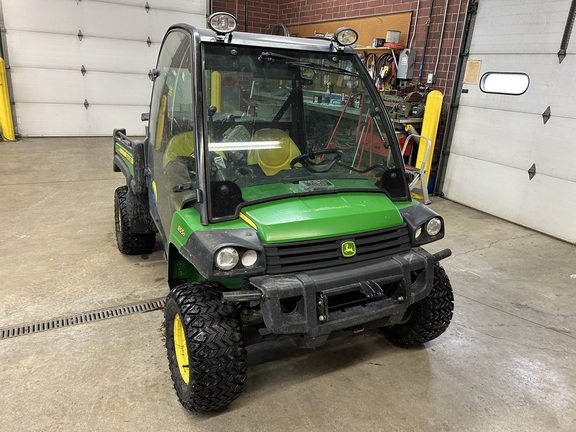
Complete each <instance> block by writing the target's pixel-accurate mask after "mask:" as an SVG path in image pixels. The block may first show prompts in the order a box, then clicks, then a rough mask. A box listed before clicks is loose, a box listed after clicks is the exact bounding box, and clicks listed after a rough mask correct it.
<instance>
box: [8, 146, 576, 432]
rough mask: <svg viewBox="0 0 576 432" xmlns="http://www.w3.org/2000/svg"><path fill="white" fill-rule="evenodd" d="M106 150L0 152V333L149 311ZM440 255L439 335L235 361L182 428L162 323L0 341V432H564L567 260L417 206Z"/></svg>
mask: <svg viewBox="0 0 576 432" xmlns="http://www.w3.org/2000/svg"><path fill="white" fill-rule="evenodd" d="M122 181H123V179H122V177H121V174H118V173H113V172H112V139H111V138H106V139H104V138H98V139H95V138H91V139H25V140H23V141H20V142H17V143H0V196H1V197H2V199H1V204H0V281H1V282H0V284H1V285H0V329H1V328H5V327H9V326H13V325H19V324H21V323H27V322H37V321H43V320H46V319H50V318H55V317H61V316H66V315H71V314H76V313H81V312H86V311H92V310H95V309H101V308H106V307H115V306H122V305H125V304H129V303H134V302H138V301H144V300H150V299H156V298H163V297H164V296H165V295H166V293H167V287H166V282H165V265H164V262H163V258H162V253H161V251H160V250H156V251H155V252H154V253H152V254H151V255H149V256H136V257H128V256H123V255H121V254H120V253H119V252H118V250H117V249H116V245H115V240H114V224H113V210H112V209H113V192H114V189H115V188H116V187H117V186H118V185H120V184H122ZM431 207H432V208H434V209H435V210H436V211H438V212H440V213H441V214H442V215H443V216H444V217H445V219H446V223H447V237H446V238H445V239H444V240H442V241H441V242H439V243H438V244H435V245H433V246H431V247H430V248H429V250H431V251H436V250H439V249H442V248H444V247H450V248H452V250H453V256H452V257H450V258H448V259H446V260H445V261H444V262H443V265H444V267H445V268H446V270H447V272H448V274H449V276H450V278H451V281H452V285H453V287H454V290H455V312H454V319H453V321H452V324H451V326H450V328H449V329H448V331H447V332H446V333H445V334H444V335H442V336H441V337H439V338H438V339H436V340H435V341H433V342H431V343H429V344H427V346H426V347H425V348H421V349H411V350H406V349H402V348H398V347H395V346H392V345H391V344H389V343H388V342H387V341H386V340H385V339H384V338H383V337H381V336H380V335H379V334H377V333H367V334H360V335H357V336H355V337H353V338H349V339H344V340H340V341H333V342H330V343H329V344H328V345H326V346H324V347H322V348H319V349H316V350H313V351H309V350H303V349H299V348H296V347H295V346H294V345H292V344H291V343H289V342H287V341H285V342H274V343H267V344H265V345H260V346H253V347H250V350H249V376H248V383H247V386H246V389H245V392H244V394H243V395H242V396H241V397H240V398H239V399H238V400H237V401H235V402H233V403H232V405H231V406H230V407H229V409H227V410H226V411H224V412H222V413H218V414H211V415H206V414H192V413H189V412H188V411H186V410H185V409H183V408H182V407H181V405H180V404H179V402H178V400H177V398H176V395H175V393H174V391H173V389H172V383H171V380H170V375H169V372H168V367H167V360H166V357H165V349H164V345H163V330H162V312H161V311H153V312H148V313H138V314H134V315H129V316H124V317H119V318H113V319H109V320H104V321H98V322H94V323H90V324H83V325H77V326H73V327H68V328H62V329H56V330H50V331H46V332H42V333H36V334H32V335H26V336H21V337H14V338H8V339H3V340H0V365H1V366H0V388H1V390H0V430H1V431H13V430H18V431H42V432H49V431H72V430H74V431H108V432H112V431H164V430H190V431H317V430H326V431H347V432H348V431H552V430H565V431H573V430H576V340H575V335H576V316H575V309H576V306H575V305H576V247H575V246H573V245H570V244H566V243H563V242H560V241H558V240H555V239H552V238H549V237H546V236H544V235H541V234H539V233H536V232H534V231H530V230H528V229H525V228H522V227H519V226H516V225H512V224H510V223H507V222H505V221H502V220H499V219H496V218H494V217H491V216H489V215H486V214H483V213H480V212H477V211H475V210H471V209H469V208H466V207H462V206H460V205H458V204H456V203H452V202H449V201H446V200H442V199H440V198H437V197H433V203H432V204H431Z"/></svg>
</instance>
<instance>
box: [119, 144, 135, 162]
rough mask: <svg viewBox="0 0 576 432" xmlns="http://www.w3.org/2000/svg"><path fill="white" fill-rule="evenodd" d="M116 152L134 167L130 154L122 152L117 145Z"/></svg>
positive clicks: (122, 149)
mask: <svg viewBox="0 0 576 432" xmlns="http://www.w3.org/2000/svg"><path fill="white" fill-rule="evenodd" d="M116 150H117V151H118V153H120V154H121V155H122V156H124V159H126V160H127V161H128V162H130V163H131V164H132V165H134V158H133V157H132V155H131V154H130V153H128V152H127V151H126V150H124V148H122V147H120V146H119V145H117V146H116Z"/></svg>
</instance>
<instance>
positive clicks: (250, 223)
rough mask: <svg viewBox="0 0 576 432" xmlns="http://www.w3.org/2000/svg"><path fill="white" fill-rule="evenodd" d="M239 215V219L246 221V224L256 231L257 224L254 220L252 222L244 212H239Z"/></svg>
mask: <svg viewBox="0 0 576 432" xmlns="http://www.w3.org/2000/svg"><path fill="white" fill-rule="evenodd" d="M239 216H240V219H242V220H243V221H244V222H246V223H247V224H248V225H250V226H251V227H252V228H254V229H255V230H256V231H258V226H257V225H256V224H255V223H254V222H252V221H251V220H250V219H248V216H246V215H245V214H244V213H240V215H239Z"/></svg>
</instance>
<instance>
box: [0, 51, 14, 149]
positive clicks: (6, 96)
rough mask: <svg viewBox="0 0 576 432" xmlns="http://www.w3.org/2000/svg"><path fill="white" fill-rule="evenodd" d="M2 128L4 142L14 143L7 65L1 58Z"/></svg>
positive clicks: (0, 125) (0, 96) (0, 102)
mask: <svg viewBox="0 0 576 432" xmlns="http://www.w3.org/2000/svg"><path fill="white" fill-rule="evenodd" d="M0 128H1V129H2V140H3V141H14V139H15V138H16V137H15V135H14V123H13V122H12V107H11V106H10V92H9V91H8V77H7V75H6V63H5V62H4V59H3V58H2V57H0Z"/></svg>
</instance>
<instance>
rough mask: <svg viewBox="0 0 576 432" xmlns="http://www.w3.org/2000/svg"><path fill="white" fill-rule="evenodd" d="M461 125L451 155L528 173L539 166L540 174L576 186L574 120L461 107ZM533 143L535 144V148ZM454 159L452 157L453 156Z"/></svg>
mask: <svg viewBox="0 0 576 432" xmlns="http://www.w3.org/2000/svg"><path fill="white" fill-rule="evenodd" d="M458 120H459V124H465V125H466V127H465V128H463V127H456V129H455V130H454V137H453V141H452V148H451V151H450V152H451V155H452V154H458V155H461V156H466V157H469V158H473V159H478V160H484V161H486V162H489V163H492V164H500V165H503V166H507V167H511V168H515V169H518V170H521V171H524V172H527V170H528V169H529V168H530V167H531V166H532V164H536V168H537V171H538V173H541V174H544V175H548V176H552V177H557V178H560V179H564V180H568V181H574V182H576V167H575V168H574V169H570V167H569V166H568V163H569V162H567V161H575V162H576V145H574V140H573V138H572V137H574V136H576V125H575V123H574V121H573V120H570V119H565V118H555V119H554V120H553V122H554V123H553V124H552V123H550V122H552V120H551V121H550V122H549V123H547V124H544V123H543V121H542V118H541V117H539V116H535V115H532V114H524V113H518V112H509V113H506V116H502V114H501V113H500V112H499V111H496V110H486V109H483V108H473V107H461V110H460V111H459V113H458ZM532 143H533V144H532ZM451 157H452V156H451Z"/></svg>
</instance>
